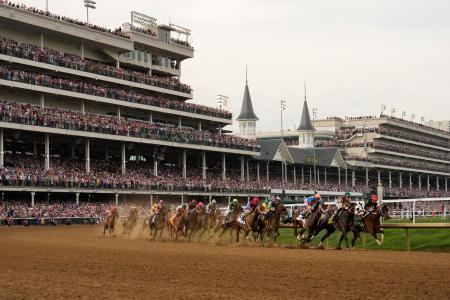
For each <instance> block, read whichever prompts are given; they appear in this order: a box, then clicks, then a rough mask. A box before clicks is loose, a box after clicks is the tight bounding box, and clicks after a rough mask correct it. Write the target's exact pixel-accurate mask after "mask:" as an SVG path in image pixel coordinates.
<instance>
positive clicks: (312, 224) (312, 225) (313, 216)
mask: <svg viewBox="0 0 450 300" xmlns="http://www.w3.org/2000/svg"><path fill="white" fill-rule="evenodd" d="M324 213H325V205H324V204H323V203H322V202H320V203H318V205H317V206H316V207H315V208H314V210H313V211H312V212H311V213H310V214H309V215H308V216H307V217H306V219H305V220H302V221H300V222H301V225H302V229H301V230H300V232H299V233H298V235H297V239H298V240H299V242H300V243H302V244H306V243H309V242H310V241H311V240H312V239H313V238H314V236H315V234H314V232H315V230H316V228H317V226H318V224H319V221H320V218H321V217H322V214H324ZM305 231H307V232H308V236H307V237H305V236H304V233H305Z"/></svg>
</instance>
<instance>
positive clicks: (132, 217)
mask: <svg viewBox="0 0 450 300" xmlns="http://www.w3.org/2000/svg"><path fill="white" fill-rule="evenodd" d="M138 215H139V214H138V209H137V208H135V207H133V208H132V209H131V210H130V214H129V215H128V217H127V218H126V219H125V221H124V222H123V224H122V226H123V235H125V234H128V235H130V234H131V231H133V229H134V227H135V226H136V224H137V221H138Z"/></svg>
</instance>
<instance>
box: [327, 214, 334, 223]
mask: <svg viewBox="0 0 450 300" xmlns="http://www.w3.org/2000/svg"><path fill="white" fill-rule="evenodd" d="M335 218H336V213H334V214H333V215H332V216H331V217H330V219H329V220H328V224H333V222H334V219H335Z"/></svg>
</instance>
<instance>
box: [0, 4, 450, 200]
mask: <svg viewBox="0 0 450 300" xmlns="http://www.w3.org/2000/svg"><path fill="white" fill-rule="evenodd" d="M0 21H1V23H2V26H1V28H0V35H1V36H0V41H1V43H0V46H1V47H0V95H1V97H2V99H1V102H0V105H1V111H0V167H1V170H2V171H1V172H2V174H1V176H2V180H1V181H2V182H1V184H2V185H1V192H2V200H3V198H4V197H10V198H21V199H29V200H30V201H31V203H34V201H35V199H36V198H39V199H45V198H47V199H48V198H51V197H64V198H71V199H74V201H77V202H78V201H83V199H86V198H90V197H91V196H93V195H95V197H96V198H99V199H109V200H112V199H115V201H116V202H117V201H123V200H127V201H133V200H135V199H136V200H145V201H147V200H150V199H151V200H153V199H154V197H157V198H166V199H172V200H173V199H176V200H177V201H180V200H181V201H187V200H188V199H189V198H190V197H197V198H201V199H205V200H206V201H207V200H208V199H209V200H211V198H212V197H214V198H216V199H221V200H223V201H226V200H228V201H229V199H230V198H231V197H239V198H240V199H243V200H245V199H248V198H249V197H250V196H254V195H257V196H262V197H267V196H269V195H271V194H285V195H286V196H287V197H290V198H292V199H299V197H301V196H303V195H307V194H310V193H313V192H315V191H319V192H320V193H321V194H323V195H325V196H326V197H335V196H336V195H340V194H342V193H344V192H345V191H347V190H351V191H353V192H354V193H355V194H356V195H358V196H361V195H362V192H364V191H365V189H366V187H367V186H373V185H376V184H377V183H378V181H381V182H383V183H384V185H385V186H386V187H387V188H390V189H389V190H390V191H392V190H394V188H395V187H399V188H401V189H402V190H405V187H407V186H408V187H409V190H410V191H411V193H410V194H402V195H400V196H410V195H412V194H414V193H416V194H417V192H418V191H425V192H431V191H432V190H435V191H440V192H442V191H447V181H448V177H450V168H449V165H450V146H449V141H450V136H449V134H448V132H443V131H440V130H437V129H433V128H430V127H425V126H419V125H418V124H414V123H409V122H406V121H404V120H400V119H396V118H393V117H389V116H381V117H376V118H375V117H370V118H355V119H349V120H344V119H339V118H333V119H328V120H317V121H315V122H312V121H311V118H310V114H309V109H308V106H307V102H306V100H305V103H304V108H303V111H302V112H301V122H300V126H299V127H298V128H297V129H296V130H295V131H285V132H284V134H283V138H281V135H280V133H279V132H268V133H259V134H257V133H256V126H257V121H258V117H257V116H256V114H255V112H254V109H253V104H252V100H251V97H250V89H249V85H248V82H247V79H246V83H245V88H244V97H243V103H242V109H241V112H240V114H239V116H238V117H237V121H238V122H239V134H238V135H236V136H234V135H231V134H229V133H228V132H226V130H224V128H225V127H226V126H228V125H231V124H232V114H231V113H230V112H228V111H224V110H221V109H217V108H212V107H207V106H201V105H196V104H192V103H191V99H192V98H193V90H192V89H191V88H190V87H189V86H187V85H185V84H183V83H181V82H180V77H181V70H182V68H181V66H182V64H183V62H184V61H185V60H187V59H190V58H193V57H194V49H193V47H192V46H191V45H190V44H189V40H188V37H189V35H190V31H189V30H188V29H186V28H183V27H180V26H177V25H174V24H169V25H164V24H157V22H156V20H155V19H153V18H151V17H148V16H145V15H143V14H139V13H136V12H133V13H132V20H131V22H130V23H128V24H126V25H125V26H123V27H122V28H120V29H117V30H109V29H106V28H102V27H99V26H95V25H93V24H86V23H84V22H80V21H78V20H73V19H70V18H66V17H60V16H57V15H54V14H51V13H48V12H43V11H40V10H36V9H32V8H27V7H24V6H20V5H17V6H15V5H8V4H3V3H1V4H0ZM180 35H181V36H184V37H185V39H179V38H175V37H178V36H180ZM364 145H366V146H364ZM366 158H367V159H366ZM365 170H367V171H368V177H367V178H368V182H367V183H366V182H363V181H364V172H365ZM433 182H434V183H435V185H434V186H433ZM406 190H408V189H406ZM55 195H56V196H55Z"/></svg>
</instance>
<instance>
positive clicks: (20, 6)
mask: <svg viewBox="0 0 450 300" xmlns="http://www.w3.org/2000/svg"><path fill="white" fill-rule="evenodd" d="M0 5H9V6H10V7H15V8H18V9H23V10H26V11H28V12H32V13H35V14H38V15H43V16H47V17H51V18H53V19H56V20H59V21H64V22H67V23H71V24H76V25H80V26H84V27H88V28H90V29H93V30H96V31H101V32H103V33H108V34H113V35H116V36H119V37H123V38H127V39H129V37H128V36H127V35H126V34H124V33H123V32H122V29H121V28H117V29H114V30H111V29H108V28H105V27H101V26H98V25H94V24H90V23H87V22H83V21H80V20H77V19H72V18H69V17H66V16H60V15H58V14H54V13H51V12H46V11H45V10H42V9H38V8H34V7H28V6H26V5H24V4H18V3H12V2H10V1H5V0H0Z"/></svg>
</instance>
